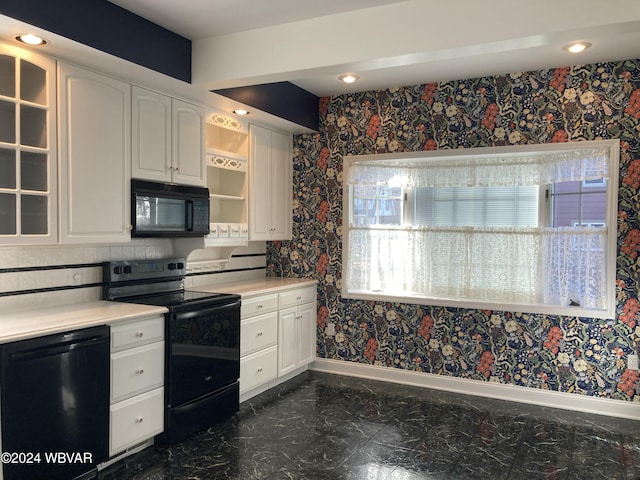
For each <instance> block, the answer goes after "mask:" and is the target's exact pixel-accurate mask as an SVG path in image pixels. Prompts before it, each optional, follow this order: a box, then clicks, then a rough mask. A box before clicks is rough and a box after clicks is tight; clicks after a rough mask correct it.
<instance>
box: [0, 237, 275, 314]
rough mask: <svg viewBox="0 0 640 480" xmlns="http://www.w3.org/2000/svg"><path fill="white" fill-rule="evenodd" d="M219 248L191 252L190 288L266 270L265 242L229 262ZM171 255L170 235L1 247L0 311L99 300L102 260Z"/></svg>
mask: <svg viewBox="0 0 640 480" xmlns="http://www.w3.org/2000/svg"><path fill="white" fill-rule="evenodd" d="M219 253H220V252H219V251H218V250H216V249H203V250H196V251H194V252H193V253H192V255H190V256H189V259H188V262H187V267H188V269H187V278H186V280H185V287H186V288H192V289H195V288H197V287H198V286H202V285H210V284H216V283H217V284H220V283H229V282H237V281H244V280H250V279H255V278H260V277H264V276H265V275H266V246H265V242H254V243H251V244H250V245H249V246H247V247H240V248H237V249H235V250H234V251H233V255H232V256H231V258H229V259H226V260H227V261H220V259H218V258H217V257H218V256H219ZM172 256H181V255H180V254H176V253H175V249H174V243H173V241H172V240H167V239H133V240H132V241H131V243H128V244H126V245H100V246H95V245H94V246H90V245H81V246H41V247H37V246H29V247H19V246H16V247H0V316H1V315H2V312H7V311H9V310H15V309H20V310H22V309H27V308H46V307H49V306H54V305H64V304H70V303H79V302H90V301H95V300H100V299H102V263H103V262H105V261H112V260H131V259H138V260H139V259H157V258H168V257H172ZM192 257H193V260H192ZM192 265H193V266H192Z"/></svg>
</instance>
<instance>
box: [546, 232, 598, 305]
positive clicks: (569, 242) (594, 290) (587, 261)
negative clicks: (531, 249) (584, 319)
mask: <svg viewBox="0 0 640 480" xmlns="http://www.w3.org/2000/svg"><path fill="white" fill-rule="evenodd" d="M540 238H541V245H542V251H543V258H542V271H543V272H548V273H547V275H545V278H544V280H545V281H544V282H543V284H542V293H543V298H544V303H548V304H552V305H572V304H573V305H575V304H578V305H582V306H583V307H586V308H597V309H604V308H606V304H605V299H606V293H607V292H606V284H607V283H606V269H605V252H606V244H607V231H606V229H605V228H555V229H553V228H549V229H542V232H541V236H540Z"/></svg>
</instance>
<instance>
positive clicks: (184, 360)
mask: <svg viewBox="0 0 640 480" xmlns="http://www.w3.org/2000/svg"><path fill="white" fill-rule="evenodd" d="M103 272H104V273H103V280H104V284H105V287H104V295H103V297H104V299H105V300H112V301H118V302H127V303H138V304H143V305H156V306H162V307H166V308H167V309H168V310H169V312H168V313H167V314H166V315H165V399H166V408H165V431H164V433H163V434H162V435H160V436H159V437H158V438H157V440H158V441H160V442H162V443H170V444H172V443H176V442H179V441H182V440H184V439H186V438H187V437H189V436H190V435H192V434H194V433H196V432H198V431H201V430H204V429H206V428H209V427H210V426H212V425H213V424H215V423H217V422H219V421H221V420H224V419H226V418H228V417H229V416H231V415H233V414H234V413H235V412H237V411H238V408H239V377H240V296H239V295H234V294H228V293H209V292H200V291H196V290H188V289H185V288H184V282H185V276H186V259H184V258H168V259H160V260H128V261H121V262H106V263H105V264H104V270H103Z"/></svg>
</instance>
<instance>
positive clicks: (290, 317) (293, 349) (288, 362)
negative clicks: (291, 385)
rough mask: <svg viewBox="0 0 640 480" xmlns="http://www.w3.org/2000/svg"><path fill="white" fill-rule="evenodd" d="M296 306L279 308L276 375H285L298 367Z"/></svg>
mask: <svg viewBox="0 0 640 480" xmlns="http://www.w3.org/2000/svg"><path fill="white" fill-rule="evenodd" d="M296 315H297V313H296V308H287V309H285V310H280V313H279V315H278V376H279V377H281V376H282V375H286V374H287V373H289V372H292V371H293V370H295V369H296V368H297V367H298V364H297V357H298V353H297V352H298V336H297V334H296Z"/></svg>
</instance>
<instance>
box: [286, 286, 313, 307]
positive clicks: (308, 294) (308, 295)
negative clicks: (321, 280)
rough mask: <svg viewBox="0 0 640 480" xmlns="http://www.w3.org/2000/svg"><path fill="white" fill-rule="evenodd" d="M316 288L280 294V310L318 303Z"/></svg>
mask: <svg viewBox="0 0 640 480" xmlns="http://www.w3.org/2000/svg"><path fill="white" fill-rule="evenodd" d="M316 295H317V294H316V288H315V287H307V288H299V289H297V290H291V291H290V292H283V293H281V294H280V308H286V307H293V306H295V305H301V304H303V303H309V302H315V301H316Z"/></svg>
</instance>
